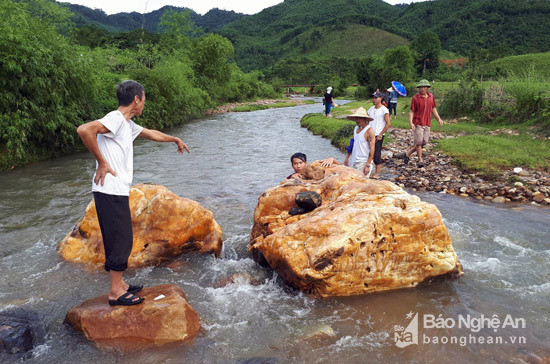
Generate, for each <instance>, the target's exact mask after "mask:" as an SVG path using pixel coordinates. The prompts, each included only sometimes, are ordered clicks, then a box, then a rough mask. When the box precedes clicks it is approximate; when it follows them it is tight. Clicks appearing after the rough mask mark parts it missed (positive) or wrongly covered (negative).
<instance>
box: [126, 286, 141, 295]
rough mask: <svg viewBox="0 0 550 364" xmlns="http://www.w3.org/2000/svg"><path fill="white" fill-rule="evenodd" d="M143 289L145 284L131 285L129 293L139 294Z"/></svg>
mask: <svg viewBox="0 0 550 364" xmlns="http://www.w3.org/2000/svg"><path fill="white" fill-rule="evenodd" d="M142 289H143V284H135V285H134V284H130V285H129V286H128V292H130V293H137V292H139V291H141V290H142Z"/></svg>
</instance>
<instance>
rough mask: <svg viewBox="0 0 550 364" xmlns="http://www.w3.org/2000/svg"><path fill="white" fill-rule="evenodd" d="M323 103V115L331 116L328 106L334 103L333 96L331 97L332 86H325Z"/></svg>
mask: <svg viewBox="0 0 550 364" xmlns="http://www.w3.org/2000/svg"><path fill="white" fill-rule="evenodd" d="M323 103H324V105H325V117H327V118H328V117H331V116H332V115H331V113H330V108H331V107H332V105H334V98H333V97H332V87H330V86H329V87H327V92H326V93H325V95H324V100H323ZM329 115H330V116H329Z"/></svg>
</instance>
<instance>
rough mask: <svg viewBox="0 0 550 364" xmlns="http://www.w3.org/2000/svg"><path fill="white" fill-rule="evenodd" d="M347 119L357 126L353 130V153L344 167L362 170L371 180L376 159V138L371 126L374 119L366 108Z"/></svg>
mask: <svg viewBox="0 0 550 364" xmlns="http://www.w3.org/2000/svg"><path fill="white" fill-rule="evenodd" d="M347 118H348V119H350V120H353V121H355V123H356V124H357V126H356V127H355V129H354V130H353V139H354V142H353V147H352V150H351V153H349V152H348V153H347V155H346V160H345V161H344V165H345V166H350V167H353V168H355V169H357V170H360V171H361V172H363V174H364V175H365V176H367V178H369V177H370V174H371V172H372V171H373V170H374V164H373V162H372V160H373V158H374V144H375V138H374V131H373V129H372V127H371V126H370V122H371V121H372V120H373V118H371V117H370V116H369V115H368V114H367V110H365V108H364V107H360V108H358V109H357V110H355V112H354V113H353V114H351V115H348V116H347Z"/></svg>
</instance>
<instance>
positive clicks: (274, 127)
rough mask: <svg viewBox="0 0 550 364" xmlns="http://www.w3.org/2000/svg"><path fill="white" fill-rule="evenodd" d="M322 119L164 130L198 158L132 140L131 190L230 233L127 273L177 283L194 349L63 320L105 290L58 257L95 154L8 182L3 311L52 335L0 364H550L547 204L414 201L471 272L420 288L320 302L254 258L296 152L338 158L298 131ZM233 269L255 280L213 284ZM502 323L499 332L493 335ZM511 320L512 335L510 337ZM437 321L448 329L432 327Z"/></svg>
mask: <svg viewBox="0 0 550 364" xmlns="http://www.w3.org/2000/svg"><path fill="white" fill-rule="evenodd" d="M321 109H322V106H320V104H315V105H306V106H300V107H295V108H284V109H272V110H263V111H256V112H251V113H229V114H224V115H216V116H211V117H207V118H205V119H202V120H197V121H195V122H190V123H187V124H185V125H182V126H180V127H177V128H174V129H172V130H170V131H169V133H171V134H174V135H177V136H179V137H181V138H182V139H183V140H184V141H185V142H186V143H187V145H188V146H189V147H190V148H191V154H189V155H187V154H186V155H185V156H181V155H179V154H177V153H176V150H175V149H176V148H175V145H173V144H161V143H153V142H149V141H141V140H138V141H137V142H136V145H135V148H134V153H135V160H134V165H135V168H136V170H135V174H134V183H142V182H152V183H157V184H161V185H164V186H166V187H168V188H169V189H170V190H172V191H173V192H174V193H176V194H177V195H179V196H182V197H186V198H190V199H193V200H196V201H198V202H199V203H201V204H202V205H203V206H205V207H206V208H208V209H210V210H211V211H213V213H214V216H215V218H216V220H217V222H218V223H219V224H220V226H221V227H222V229H223V232H224V248H223V253H222V254H221V257H220V259H215V258H214V257H212V256H197V255H194V256H187V257H181V258H180V259H178V260H177V261H176V262H173V263H171V264H167V265H163V266H159V267H150V268H143V269H137V270H129V271H128V273H127V277H128V278H129V279H128V280H129V281H130V282H140V283H143V284H145V285H158V284H164V283H173V284H177V285H179V286H180V287H181V288H182V289H183V290H184V291H185V292H186V294H187V298H188V300H189V302H190V304H191V305H192V306H193V308H194V309H195V310H196V311H197V312H198V313H199V315H200V317H201V323H202V326H203V328H204V330H203V332H202V333H201V335H200V336H199V337H198V338H197V339H196V340H195V342H194V343H193V345H184V346H179V347H171V348H161V349H155V350H146V351H141V352H137V353H120V352H102V351H100V350H98V349H96V348H95V347H94V345H93V344H91V343H89V342H88V341H87V340H86V339H85V338H84V337H83V335H81V334H80V333H77V332H75V331H74V330H73V329H72V328H70V327H69V326H67V325H66V324H64V323H63V320H64V317H65V314H66V313H67V311H68V310H69V309H70V308H71V307H73V306H75V305H77V304H80V303H81V302H82V301H84V300H86V299H89V298H92V297H96V296H99V295H102V294H104V293H106V292H107V289H108V276H107V274H106V273H105V272H104V271H103V270H93V269H89V268H86V267H85V266H82V265H78V264H73V263H67V262H64V261H62V260H61V259H60V258H59V256H58V255H57V253H56V247H57V244H58V243H59V241H61V239H62V238H63V237H64V236H65V234H66V233H67V232H69V231H70V230H71V229H72V227H73V226H74V224H75V223H76V222H77V221H78V220H79V219H80V218H81V217H82V215H83V214H84V209H85V207H86V205H87V203H88V202H89V201H90V200H91V192H90V187H91V183H90V181H91V177H92V175H93V172H94V169H93V168H94V162H93V159H92V157H91V155H90V154H87V153H82V154H78V155H73V156H68V157H64V158H59V159H55V160H50V161H45V162H39V163H34V164H31V165H29V166H27V167H25V168H21V169H16V170H13V171H10V172H6V173H2V174H0V186H1V188H0V234H1V235H0V241H1V244H0V270H1V272H2V280H1V282H0V309H7V308H13V307H23V308H27V309H30V310H34V311H38V312H39V313H40V315H41V316H42V317H43V318H44V322H45V324H46V328H47V332H48V334H47V337H46V339H45V341H44V342H43V343H42V344H41V345H39V346H38V347H36V348H35V349H34V350H33V351H32V353H30V355H27V356H24V357H16V356H6V355H3V356H0V361H2V362H28V363H65V362H75V361H77V360H78V361H79V362H81V363H113V362H114V363H130V362H132V363H183V362H185V363H235V362H246V361H247V360H250V359H255V360H256V362H263V363H275V362H281V363H291V362H292V363H293V362H296V363H326V362H336V363H377V362H400V363H411V362H412V363H430V362H431V363H447V362H449V363H450V362H453V363H501V362H508V361H511V362H521V361H518V360H520V359H522V358H527V357H528V356H529V355H531V357H533V356H532V355H538V356H542V357H544V356H550V344H549V341H550V339H549V337H550V264H548V261H549V260H550V242H549V236H550V234H549V233H550V210H549V209H547V208H540V207H535V206H529V205H520V206H512V207H510V206H509V205H505V206H503V205H493V204H484V203H479V202H475V201H473V200H470V199H462V198H459V197H456V196H450V195H441V194H435V193H422V194H420V197H421V198H422V199H423V200H425V201H428V202H431V203H434V204H435V205H437V206H438V208H439V210H440V211H441V213H442V215H443V217H444V221H445V224H446V226H447V228H448V229H449V231H450V234H451V237H452V239H453V245H454V248H455V250H456V252H457V254H458V256H459V258H460V261H461V262H462V264H463V265H464V271H465V275H464V276H463V277H461V278H460V279H458V280H452V281H443V282H439V283H435V284H432V285H428V286H424V287H417V288H414V289H403V290H396V291H391V292H385V293H379V294H371V295H366V296H354V297H338V298H329V299H315V298H312V297H309V296H307V295H304V294H302V293H299V292H296V291H293V290H292V289H289V288H288V287H287V286H286V285H285V284H284V283H283V282H282V281H281V279H280V278H279V277H278V276H277V274H275V273H274V272H272V271H271V270H268V269H264V268H261V267H260V266H258V265H257V264H256V263H255V262H254V261H252V260H251V258H250V257H249V255H248V253H247V244H248V241H249V235H250V230H251V227H252V216H253V211H254V208H255V206H256V204H257V201H258V197H259V196H260V195H261V194H262V193H263V192H264V191H265V189H267V188H268V187H271V186H273V185H276V184H277V183H279V182H280V181H281V180H282V179H284V178H285V177H286V176H287V175H288V174H290V172H291V167H290V161H289V156H290V155H291V154H293V153H294V152H297V151H302V152H305V153H306V154H307V155H308V158H309V160H315V159H321V158H325V157H328V156H334V157H337V158H338V159H339V160H341V161H342V160H343V159H344V155H343V154H342V153H341V152H340V151H338V150H337V149H336V148H334V147H333V146H331V145H330V142H329V141H328V140H326V139H323V138H321V137H319V136H314V135H312V134H311V133H310V132H309V131H307V130H306V129H304V128H300V123H299V120H300V118H301V117H302V116H303V115H304V114H306V113H308V112H321ZM234 273H243V274H244V275H246V274H247V275H249V276H252V277H253V280H254V281H256V282H257V284H252V283H251V282H250V280H247V279H244V278H243V279H242V280H239V279H237V280H236V281H235V282H234V283H231V284H228V285H225V286H223V287H220V288H215V287H219V284H218V283H219V282H221V281H223V280H224V279H225V278H227V277H229V276H231V275H233V274H234ZM409 313H410V314H409ZM416 313H418V320H419V324H418V327H419V329H418V336H417V337H418V344H413V345H410V346H407V347H404V348H399V347H397V346H396V342H395V326H396V325H400V326H402V327H407V325H408V324H409V322H411V318H412V317H413V315H415V314H416ZM407 314H409V315H408V318H407ZM430 315H433V316H430ZM468 315H470V316H469V317H470V318H476V319H477V318H480V317H482V316H483V317H485V318H486V320H484V321H483V322H484V323H485V324H484V325H483V326H484V327H483V328H481V329H479V330H478V329H476V327H478V326H476V325H475V323H476V321H475V320H474V321H472V322H471V323H472V325H471V326H470V328H468V327H466V326H467V325H466V324H467V323H468V321H466V320H467V318H468ZM495 315H496V316H495ZM497 316H498V318H499V320H500V325H497V326H495V325H494V324H490V323H489V321H488V319H493V318H496V317H497ZM433 318H435V319H438V318H439V319H440V320H437V321H436V320H434V319H433ZM506 318H508V319H513V320H515V323H516V325H512V324H511V323H510V321H508V323H507V324H506V325H502V323H503V322H505V320H506ZM425 320H427V321H426V322H425ZM461 320H462V321H461ZM522 320H523V321H522ZM453 321H454V323H455V325H454V327H452V326H453V325H452V323H453ZM441 322H445V323H446V327H445V328H438V327H431V326H430V325H432V326H433V324H436V323H441ZM491 325H493V326H491ZM459 326H460V327H459ZM488 326H489V327H488ZM502 326H505V327H502ZM495 327H496V328H497V330H496V331H495V330H494V328H495ZM409 328H410V327H409ZM323 332H324V333H326V334H324V335H323V334H321V333H323ZM453 337H454V338H455V339H453ZM402 338H404V336H402ZM499 338H500V339H499ZM427 340H428V341H429V342H427ZM435 340H437V343H435V342H434V341H435ZM453 340H454V341H453ZM491 341H492V343H489V342H491ZM444 342H445V343H444ZM250 362H254V360H252V361H250Z"/></svg>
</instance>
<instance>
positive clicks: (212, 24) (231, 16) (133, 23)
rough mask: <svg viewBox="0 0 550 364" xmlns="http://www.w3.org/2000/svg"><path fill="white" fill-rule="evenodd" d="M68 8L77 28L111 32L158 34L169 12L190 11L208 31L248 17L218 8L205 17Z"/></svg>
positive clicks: (79, 6) (176, 8)
mask: <svg viewBox="0 0 550 364" xmlns="http://www.w3.org/2000/svg"><path fill="white" fill-rule="evenodd" d="M62 5H64V6H66V7H68V8H69V9H70V10H71V11H72V12H73V13H74V14H75V16H74V18H73V21H74V22H75V24H76V25H77V26H79V27H80V26H85V25H96V26H98V27H100V28H103V29H105V30H108V31H110V32H128V31H133V30H136V29H139V28H141V27H142V25H143V27H144V28H145V29H146V30H147V31H149V32H151V33H155V32H157V26H158V23H159V21H160V18H161V16H162V14H164V12H165V11H167V10H175V11H182V10H189V11H190V14H189V16H190V18H191V20H192V21H193V22H194V23H195V24H196V25H197V26H198V27H201V28H203V29H204V30H206V31H212V30H215V29H218V28H220V27H222V26H224V25H226V24H228V23H231V22H233V21H236V20H238V19H241V18H242V17H245V16H246V15H244V14H241V13H236V12H234V11H226V10H220V9H218V8H214V9H211V10H210V11H208V12H207V13H206V14H204V15H200V14H197V13H196V12H194V11H193V10H191V9H186V8H179V7H174V6H164V7H162V8H160V9H158V10H155V11H152V12H150V13H147V14H140V13H137V12H132V13H118V14H112V15H107V14H105V12H103V11H102V10H98V9H90V8H88V7H86V6H82V5H76V4H69V3H62Z"/></svg>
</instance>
